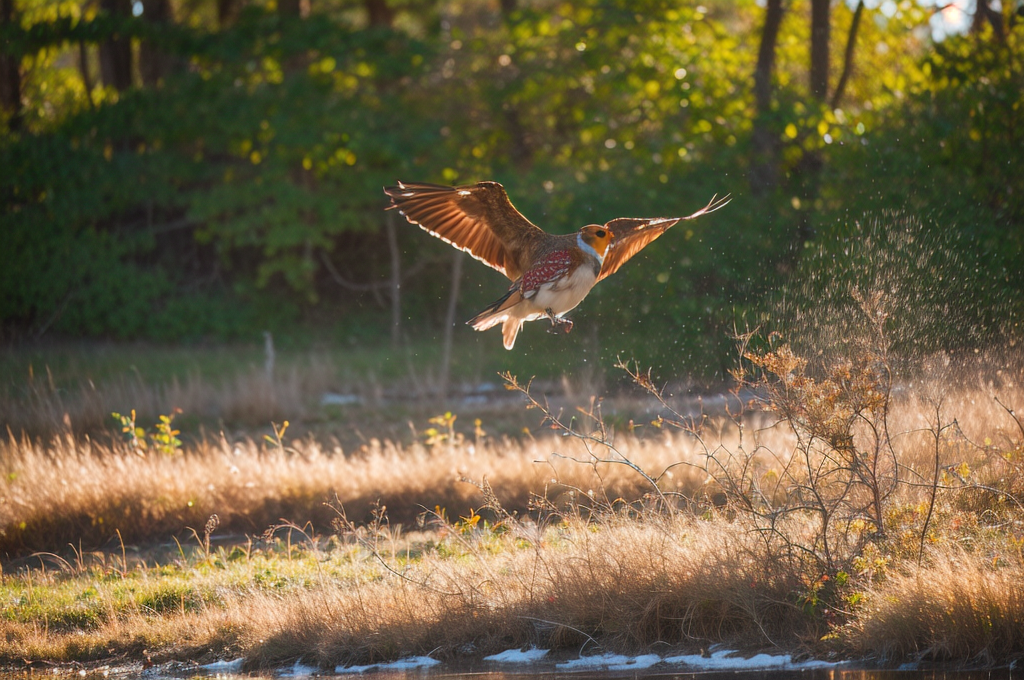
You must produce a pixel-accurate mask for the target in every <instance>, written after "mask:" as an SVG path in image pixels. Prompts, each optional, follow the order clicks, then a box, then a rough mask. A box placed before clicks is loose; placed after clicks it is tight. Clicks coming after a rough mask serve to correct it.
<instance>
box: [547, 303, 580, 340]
mask: <svg viewBox="0 0 1024 680" xmlns="http://www.w3.org/2000/svg"><path fill="white" fill-rule="evenodd" d="M544 312H545V313H546V314H547V315H548V319H550V320H551V328H549V329H548V333H556V334H557V333H568V332H569V331H571V330H572V327H573V323H572V321H570V320H569V319H563V318H561V317H558V316H555V313H554V312H552V311H551V308H550V307H548V308H547V309H545V310H544Z"/></svg>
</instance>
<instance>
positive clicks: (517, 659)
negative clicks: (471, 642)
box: [484, 647, 548, 663]
mask: <svg viewBox="0 0 1024 680" xmlns="http://www.w3.org/2000/svg"><path fill="white" fill-rule="evenodd" d="M547 653H548V650H546V649H537V648H536V647H530V648H529V649H506V650H505V651H504V652H501V653H500V654H491V655H490V656H485V657H484V661H494V662H496V663H532V662H534V661H540V660H541V659H542V658H543V657H544V655H545V654H547Z"/></svg>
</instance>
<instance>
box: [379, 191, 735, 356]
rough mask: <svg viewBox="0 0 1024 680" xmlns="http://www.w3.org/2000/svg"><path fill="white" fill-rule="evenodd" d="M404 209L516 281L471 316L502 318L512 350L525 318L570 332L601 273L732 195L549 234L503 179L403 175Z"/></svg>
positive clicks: (487, 321)
mask: <svg viewBox="0 0 1024 680" xmlns="http://www.w3.org/2000/svg"><path fill="white" fill-rule="evenodd" d="M384 193H386V194H387V195H388V196H390V197H391V206H389V209H390V208H396V209H397V210H398V212H399V213H401V214H402V215H403V216H405V219H407V220H409V222H411V223H412V224H416V225H419V226H420V227H422V228H423V229H424V230H426V231H428V232H430V233H431V234H433V235H434V236H436V237H438V238H439V239H441V240H443V241H446V242H448V243H450V244H452V245H453V246H455V247H456V248H458V249H460V250H463V251H465V252H467V253H469V254H470V255H472V256H473V257H475V258H476V259H478V260H480V261H481V262H483V263H484V264H486V265H488V266H490V267H493V268H494V269H497V270H498V271H499V272H501V273H502V274H504V275H505V276H507V277H508V278H509V279H510V280H511V281H512V286H511V287H510V288H509V289H508V291H507V292H506V293H505V294H504V295H502V296H501V297H500V298H498V299H497V300H495V301H494V303H492V304H491V305H489V306H488V307H487V308H486V309H484V310H483V311H482V312H480V313H479V314H477V315H476V316H474V317H473V318H472V319H470V320H469V321H467V322H466V323H468V324H469V325H470V326H472V327H473V328H474V329H476V330H478V331H483V330H487V329H488V328H491V327H492V326H497V325H498V324H502V329H501V334H502V338H503V340H504V344H505V349H512V347H513V346H514V345H515V342H516V335H518V334H519V331H520V329H521V328H522V327H523V323H524V322H526V321H535V320H537V319H549V320H550V321H551V323H552V326H553V329H555V330H560V331H564V332H569V331H570V330H571V329H572V325H573V323H572V321H570V320H568V319H565V318H563V315H564V314H565V313H566V312H568V311H569V310H571V309H573V308H574V307H576V305H578V304H579V303H580V302H581V301H582V300H583V298H585V297H586V296H587V293H589V292H590V289H591V288H593V287H594V284H596V283H597V282H598V281H600V280H601V279H603V278H605V277H606V276H610V275H611V274H614V273H615V272H616V271H618V269H619V267H621V266H622V265H623V264H625V262H626V260H628V259H629V258H631V257H633V256H634V255H636V254H637V253H638V252H640V251H641V250H643V248H644V247H645V246H646V245H647V244H648V243H650V242H651V241H653V240H654V239H656V238H658V237H659V236H661V235H662V234H663V233H665V230H666V229H668V228H669V227H671V226H672V225H674V224H676V223H678V222H681V221H683V220H692V219H694V218H696V217H700V216H701V215H706V214H707V213H710V212H713V211H715V210H718V209H719V208H721V207H722V206H724V205H725V204H726V203H728V202H729V197H728V196H726V197H725V198H722V199H718V198H717V197H716V198H712V199H711V202H710V203H708V204H707V205H706V206H704V207H703V208H701V209H700V210H698V211H697V212H695V213H693V214H692V215H688V216H686V217H654V218H634V217H619V218H617V219H614V220H611V221H610V222H606V223H605V224H603V225H602V224H588V225H586V226H585V227H582V228H581V229H580V230H579V231H577V232H576V233H574V234H565V235H554V234H549V233H547V232H545V231H543V230H542V229H540V228H539V227H537V226H536V225H535V224H533V223H532V222H530V221H529V220H528V219H526V218H525V217H523V215H522V214H521V213H520V212H519V211H518V210H516V209H515V207H514V206H513V205H512V202H511V201H510V200H509V198H508V194H506V193H505V189H504V188H503V187H502V186H501V185H500V184H498V183H497V182H478V183H477V184H470V185H466V186H461V187H446V186H440V185H437V184H425V183H419V182H415V183H414V182H399V183H398V184H397V185H396V186H391V187H385V188H384Z"/></svg>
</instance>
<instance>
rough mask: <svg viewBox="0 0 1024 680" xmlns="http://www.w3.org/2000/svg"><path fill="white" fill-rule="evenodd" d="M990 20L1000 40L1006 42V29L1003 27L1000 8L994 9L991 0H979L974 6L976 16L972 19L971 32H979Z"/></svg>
mask: <svg viewBox="0 0 1024 680" xmlns="http://www.w3.org/2000/svg"><path fill="white" fill-rule="evenodd" d="M985 22H988V23H989V24H990V25H991V26H992V32H993V33H994V34H995V36H996V40H998V41H999V42H1001V43H1002V42H1006V30H1005V28H1004V27H1003V15H1002V14H1001V13H1000V12H999V10H995V9H992V7H991V5H989V0H977V2H976V3H975V6H974V18H973V19H971V33H978V32H979V31H981V29H982V28H984V26H985Z"/></svg>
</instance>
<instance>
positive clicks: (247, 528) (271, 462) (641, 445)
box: [0, 433, 702, 556]
mask: <svg viewBox="0 0 1024 680" xmlns="http://www.w3.org/2000/svg"><path fill="white" fill-rule="evenodd" d="M435 439H439V441H437V442H436V443H435V444H433V445H427V444H424V443H418V444H414V445H411V446H401V445H398V444H395V443H393V442H389V441H381V440H377V439H371V440H370V441H369V443H367V444H365V445H363V446H361V447H360V448H358V449H357V450H354V451H351V452H345V451H343V450H342V448H341V447H340V446H339V445H336V444H330V443H327V444H325V443H321V442H318V441H316V440H314V439H311V438H307V439H301V440H298V441H294V442H286V443H285V444H284V445H278V444H277V443H272V442H269V441H266V440H260V441H253V440H251V439H242V440H239V441H230V440H228V439H227V438H225V437H223V436H222V437H219V438H216V439H208V440H204V441H201V442H199V443H197V444H195V445H193V446H189V447H186V450H185V451H184V452H183V453H182V454H180V455H177V456H167V455H160V454H159V453H157V452H154V451H149V452H148V453H145V454H144V455H141V454H140V453H139V452H137V451H136V450H134V449H133V448H132V447H131V446H129V445H128V444H113V445H110V444H99V443H96V442H93V441H90V440H88V439H85V440H78V439H75V438H73V437H71V436H64V437H59V438H57V439H54V440H51V441H50V442H49V443H45V444H44V443H39V442H36V441H34V440H31V439H28V438H22V439H8V440H7V441H3V442H0V475H3V480H4V481H3V482H2V484H3V501H4V502H3V503H2V504H0V552H2V553H5V554H7V555H9V556H13V555H16V554H19V553H21V554H23V553H25V552H26V551H32V550H47V551H61V550H64V549H66V548H67V546H68V545H74V546H76V547H77V546H79V545H80V544H81V545H83V546H84V547H86V548H94V547H100V546H104V545H106V546H108V547H109V546H110V545H111V542H112V541H114V542H116V541H117V540H118V538H117V536H118V534H117V533H115V532H119V536H120V539H121V540H123V541H125V542H128V543H135V542H140V541H151V540H168V539H169V537H170V536H171V535H178V536H181V535H184V534H186V533H187V530H186V528H187V527H191V528H193V529H197V530H198V529H199V528H200V527H202V526H203V525H204V524H205V523H206V521H207V518H209V517H210V516H211V515H213V514H217V515H218V516H219V518H220V522H221V526H220V531H221V533H232V532H233V533H236V534H243V533H245V534H250V535H256V534H260V533H262V532H263V531H264V530H265V529H266V528H267V527H268V526H270V525H272V524H275V523H277V522H278V521H280V520H282V519H284V520H289V521H293V522H297V523H299V524H303V523H305V522H312V523H313V525H314V527H315V528H316V529H317V530H320V531H324V530H327V529H328V528H329V527H330V524H331V521H332V520H333V519H334V517H335V514H334V512H333V511H332V510H331V509H330V508H328V507H327V505H325V504H326V503H328V502H340V503H341V504H342V505H343V506H344V507H345V510H346V512H347V514H348V516H349V517H351V518H353V519H355V520H357V521H366V520H368V519H369V518H370V516H371V509H372V507H373V506H374V504H375V503H377V502H378V501H380V502H382V503H384V504H385V505H386V506H387V509H388V513H389V516H390V517H391V519H392V521H395V522H404V523H405V524H406V525H410V524H412V523H413V522H415V519H416V517H417V515H419V514H420V513H421V512H423V510H424V509H426V508H433V507H434V506H436V505H440V506H442V507H445V508H449V509H451V511H452V512H468V511H469V510H470V508H472V507H476V506H478V505H479V504H480V502H481V499H480V496H479V493H478V491H477V488H476V487H475V486H473V485H472V484H470V483H467V482H466V481H463V479H470V480H474V481H480V480H483V479H486V480H488V482H489V483H490V484H491V485H492V487H493V488H495V489H497V490H498V494H499V497H500V499H501V501H502V502H503V503H504V504H506V505H507V506H508V507H513V508H519V509H522V510H526V509H527V507H528V506H529V503H530V498H531V494H533V493H536V494H540V495H542V496H545V497H547V498H549V499H551V500H553V501H555V502H562V501H563V500H567V499H568V498H569V497H570V495H572V494H576V493H582V494H586V493H587V492H593V493H595V494H597V495H598V497H599V498H605V497H608V498H613V499H614V498H616V497H622V498H624V499H627V500H632V499H635V498H637V497H638V496H640V495H642V494H643V493H644V492H646V491H647V489H646V488H644V484H643V480H641V479H639V478H638V477H636V476H635V475H633V474H630V473H629V472H628V471H627V470H625V469H622V468H620V467H619V466H615V465H611V464H595V465H590V463H591V462H592V459H591V458H590V456H589V454H588V453H587V451H586V449H585V447H584V446H583V445H582V444H581V443H580V442H572V441H569V440H563V439H561V438H557V437H551V436H548V437H543V438H539V439H527V440H525V441H512V440H507V439H502V438H491V437H488V436H486V435H482V436H480V437H479V438H476V437H473V436H472V435H470V437H469V438H465V437H464V436H463V435H461V434H459V433H456V436H455V437H454V438H452V439H443V438H440V437H439V436H435ZM622 446H623V447H624V451H626V452H627V453H628V454H629V455H630V456H631V457H632V458H634V459H635V460H637V461H639V462H640V464H642V465H644V466H647V467H650V468H652V469H664V468H666V467H668V466H670V465H671V464H673V463H675V462H677V461H678V460H679V458H680V457H686V456H690V455H693V451H692V447H691V446H690V445H689V444H688V443H686V442H685V441H684V439H683V438H682V437H680V436H679V435H676V434H672V433H663V434H661V435H659V436H657V437H653V438H651V439H649V440H639V439H636V438H629V437H626V438H623V441H622ZM554 452H558V455H553V453H554ZM566 456H570V457H574V458H577V459H579V460H582V461H584V463H585V464H580V463H577V462H575V461H574V460H570V459H568V458H566ZM701 481H702V480H701V479H700V478H699V477H698V476H697V475H695V474H692V473H687V472H685V471H681V472H677V474H675V475H674V476H673V478H672V481H671V482H670V485H671V488H673V489H676V490H679V491H682V492H686V493H693V492H694V491H695V490H696V489H698V488H699V487H700V484H701Z"/></svg>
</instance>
